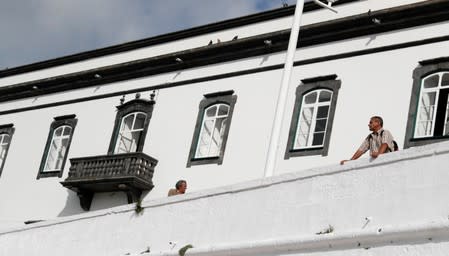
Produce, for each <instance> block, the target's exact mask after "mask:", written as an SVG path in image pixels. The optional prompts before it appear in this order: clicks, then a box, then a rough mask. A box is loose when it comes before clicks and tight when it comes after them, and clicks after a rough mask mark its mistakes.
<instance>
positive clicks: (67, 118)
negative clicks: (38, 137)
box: [36, 115, 78, 179]
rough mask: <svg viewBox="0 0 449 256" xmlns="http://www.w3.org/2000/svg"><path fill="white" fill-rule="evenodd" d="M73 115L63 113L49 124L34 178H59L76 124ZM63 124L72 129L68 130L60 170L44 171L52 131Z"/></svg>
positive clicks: (76, 121) (76, 120)
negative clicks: (37, 170) (67, 138)
mask: <svg viewBox="0 0 449 256" xmlns="http://www.w3.org/2000/svg"><path fill="white" fill-rule="evenodd" d="M75 117H76V115H64V116H58V117H54V118H53V119H54V121H53V122H52V123H51V124H50V130H49V132H48V136H47V142H46V143H45V148H44V153H43V154H42V159H41V164H40V166H39V172H38V173H37V177H36V179H40V178H47V177H59V178H61V177H62V174H63V172H64V166H65V163H66V161H67V156H68V155H69V151H70V145H71V144H72V139H73V134H74V132H75V127H76V124H77V123H78V119H76V118H75ZM63 125H67V126H70V127H71V128H72V130H71V131H70V137H69V141H68V144H67V149H66V152H65V155H64V158H63V160H62V164H61V170H59V171H44V168H45V163H46V161H47V157H48V152H49V150H50V144H51V141H52V139H53V133H54V131H55V130H56V129H57V128H59V127H61V126H63Z"/></svg>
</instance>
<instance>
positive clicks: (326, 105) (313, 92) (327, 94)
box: [285, 75, 341, 159]
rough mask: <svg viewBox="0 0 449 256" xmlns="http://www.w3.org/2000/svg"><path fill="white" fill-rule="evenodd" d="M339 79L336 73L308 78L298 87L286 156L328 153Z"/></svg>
mask: <svg viewBox="0 0 449 256" xmlns="http://www.w3.org/2000/svg"><path fill="white" fill-rule="evenodd" d="M336 78H337V76H336V75H329V76H321V77H316V78H310V79H304V80H302V82H303V83H302V84H301V85H299V86H298V87H297V88H296V100H295V106H294V109H293V116H292V121H291V124H290V131H289V138H288V142H287V149H286V153H285V159H288V158H290V157H292V156H306V155H323V156H326V155H327V152H328V148H329V140H330V134H331V130H332V123H333V119H334V113H335V106H336V103H337V96H338V90H339V89H340V84H341V82H340V80H335V79H336Z"/></svg>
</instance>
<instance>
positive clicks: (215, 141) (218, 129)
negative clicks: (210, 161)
mask: <svg viewBox="0 0 449 256" xmlns="http://www.w3.org/2000/svg"><path fill="white" fill-rule="evenodd" d="M225 121H226V118H217V121H216V122H215V127H214V132H213V135H212V141H211V142H212V143H211V145H210V150H209V156H218V154H219V152H220V147H221V141H222V138H223V137H222V136H223V132H222V131H223V130H224V129H223V128H224V125H225Z"/></svg>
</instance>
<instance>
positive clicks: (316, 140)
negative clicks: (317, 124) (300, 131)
mask: <svg viewBox="0 0 449 256" xmlns="http://www.w3.org/2000/svg"><path fill="white" fill-rule="evenodd" d="M323 140H324V132H319V133H315V134H314V135H313V142H312V146H320V145H323Z"/></svg>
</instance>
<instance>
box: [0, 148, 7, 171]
mask: <svg viewBox="0 0 449 256" xmlns="http://www.w3.org/2000/svg"><path fill="white" fill-rule="evenodd" d="M7 147H8V144H2V145H0V159H1V160H3V159H4V158H5V154H6V148H7ZM0 166H1V165H0Z"/></svg>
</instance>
